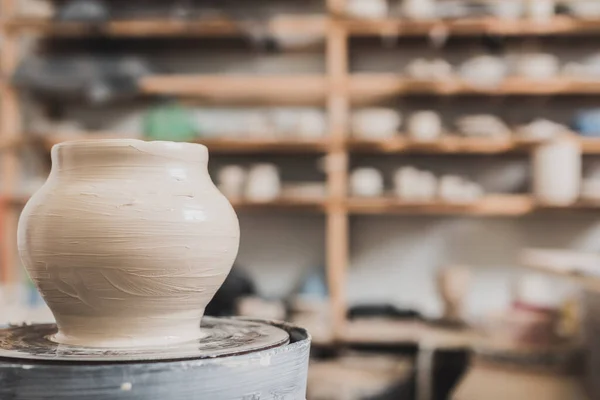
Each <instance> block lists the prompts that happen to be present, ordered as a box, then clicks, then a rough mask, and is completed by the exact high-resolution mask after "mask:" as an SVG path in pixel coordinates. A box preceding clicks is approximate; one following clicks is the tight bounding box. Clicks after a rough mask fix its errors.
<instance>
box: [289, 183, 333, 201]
mask: <svg viewBox="0 0 600 400" xmlns="http://www.w3.org/2000/svg"><path fill="white" fill-rule="evenodd" d="M281 197H285V198H293V199H324V198H325V197H327V184H326V183H325V182H288V183H284V184H283V185H282V187H281Z"/></svg>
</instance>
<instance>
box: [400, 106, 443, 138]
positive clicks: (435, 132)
mask: <svg viewBox="0 0 600 400" xmlns="http://www.w3.org/2000/svg"><path fill="white" fill-rule="evenodd" d="M442 130H443V127H442V118H441V117H440V115H439V114H438V113H436V112H435V111H429V110H425V111H417V112H414V113H413V114H412V115H411V116H410V118H409V119H408V123H407V131H408V134H409V136H410V138H411V139H413V140H415V141H419V142H430V141H434V140H436V139H438V138H439V137H440V136H441V135H442Z"/></svg>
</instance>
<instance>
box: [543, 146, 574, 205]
mask: <svg viewBox="0 0 600 400" xmlns="http://www.w3.org/2000/svg"><path fill="white" fill-rule="evenodd" d="M580 186H581V147H580V145H579V143H578V142H577V140H575V139H573V138H571V137H568V136H561V137H558V138H556V139H553V140H550V141H548V142H545V143H543V144H541V145H539V146H538V147H537V148H536V149H535V152H534V154H533V192H534V195H535V197H536V199H537V200H538V201H540V202H541V203H544V204H548V205H556V206H566V205H569V204H572V203H573V202H575V201H576V200H577V198H578V197H579V191H580Z"/></svg>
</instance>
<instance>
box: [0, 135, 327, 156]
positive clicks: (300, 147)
mask: <svg viewBox="0 0 600 400" xmlns="http://www.w3.org/2000/svg"><path fill="white" fill-rule="evenodd" d="M39 137H40V140H41V141H42V142H43V144H44V147H46V148H47V149H48V150H49V149H51V148H52V146H54V145H55V144H58V143H61V142H64V141H69V140H98V139H126V138H127V137H124V136H122V135H121V136H119V135H117V134H111V133H107V132H95V133H88V134H82V135H78V136H72V135H71V136H69V135H61V134H45V135H40V136H39ZM139 139H140V140H144V139H143V138H139ZM194 143H199V144H203V145H205V146H206V147H208V149H209V151H210V152H211V153H222V154H252V153H257V154H260V153H283V154H288V153H314V154H320V153H325V152H327V149H328V148H329V144H330V141H329V140H328V139H327V138H326V137H324V138H321V139H311V140H305V139H295V138H281V139H276V138H249V139H218V138H207V139H203V138H199V139H197V140H195V141H194ZM0 149H1V146H0Z"/></svg>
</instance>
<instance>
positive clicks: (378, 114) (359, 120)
mask: <svg viewBox="0 0 600 400" xmlns="http://www.w3.org/2000/svg"><path fill="white" fill-rule="evenodd" d="M401 124H402V116H401V115H400V113H399V112H398V111H396V110H393V109H391V108H364V109H360V110H355V111H354V112H353V113H352V117H351V125H352V126H351V128H352V133H353V135H354V137H358V138H361V139H387V138H390V137H393V136H394V135H396V133H397V132H398V130H399V129H400V125H401Z"/></svg>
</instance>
